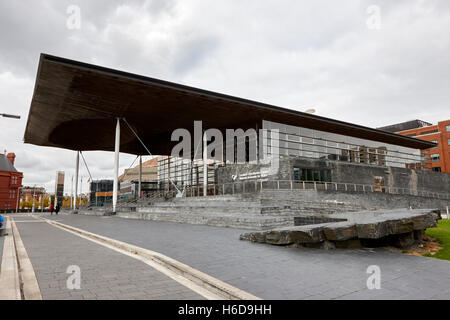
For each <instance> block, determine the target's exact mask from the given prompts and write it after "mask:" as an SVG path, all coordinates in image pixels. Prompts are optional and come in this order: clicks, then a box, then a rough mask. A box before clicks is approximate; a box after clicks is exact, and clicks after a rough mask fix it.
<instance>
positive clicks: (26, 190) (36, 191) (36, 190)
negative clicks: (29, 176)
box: [22, 186, 47, 201]
mask: <svg viewBox="0 0 450 320" xmlns="http://www.w3.org/2000/svg"><path fill="white" fill-rule="evenodd" d="M33 196H34V198H35V199H36V201H38V200H40V199H41V197H44V198H46V197H47V192H46V191H45V188H43V187H27V186H25V187H23V188H22V201H30V200H31V201H32V200H33Z"/></svg>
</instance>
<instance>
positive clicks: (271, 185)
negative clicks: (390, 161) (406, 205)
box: [91, 180, 450, 207]
mask: <svg viewBox="0 0 450 320" xmlns="http://www.w3.org/2000/svg"><path fill="white" fill-rule="evenodd" d="M262 190H322V191H343V192H353V193H354V192H359V193H376V192H377V193H388V194H401V195H412V196H419V197H428V198H435V199H443V200H450V194H447V193H438V192H431V191H426V190H415V189H408V188H397V187H388V186H376V185H369V184H359V183H344V182H323V181H297V180H246V181H239V182H230V183H223V184H209V185H208V187H207V192H206V193H207V196H219V195H235V194H251V193H257V192H260V191H262ZM176 194H177V193H176V191H174V190H160V191H154V192H152V193H150V194H148V195H146V196H145V197H143V198H140V199H123V200H121V201H118V204H117V205H118V207H124V206H125V207H126V206H130V205H139V203H140V202H142V201H149V200H150V201H153V200H157V199H162V198H165V199H170V198H174V197H175V196H176ZM184 196H185V197H203V186H202V185H199V186H188V187H186V190H185V192H184ZM111 202H112V201H106V202H104V203H103V207H108V206H111V205H112V203H111ZM91 206H92V205H91Z"/></svg>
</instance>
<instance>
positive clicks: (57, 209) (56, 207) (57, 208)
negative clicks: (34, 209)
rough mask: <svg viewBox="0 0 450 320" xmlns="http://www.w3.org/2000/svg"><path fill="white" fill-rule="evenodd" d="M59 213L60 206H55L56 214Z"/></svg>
mask: <svg viewBox="0 0 450 320" xmlns="http://www.w3.org/2000/svg"><path fill="white" fill-rule="evenodd" d="M58 212H59V204H56V206H55V213H56V214H58Z"/></svg>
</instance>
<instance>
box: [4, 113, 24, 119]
mask: <svg viewBox="0 0 450 320" xmlns="http://www.w3.org/2000/svg"><path fill="white" fill-rule="evenodd" d="M0 116H1V117H4V118H12V119H20V116H16V115H15V114H7V113H0Z"/></svg>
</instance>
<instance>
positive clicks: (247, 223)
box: [117, 212, 294, 230]
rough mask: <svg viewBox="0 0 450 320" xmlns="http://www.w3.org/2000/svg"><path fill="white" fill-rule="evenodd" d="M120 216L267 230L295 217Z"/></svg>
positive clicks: (158, 214)
mask: <svg viewBox="0 0 450 320" xmlns="http://www.w3.org/2000/svg"><path fill="white" fill-rule="evenodd" d="M117 216H118V217H121V218H127V219H140V220H152V221H168V222H178V223H189V224H200V225H209V226H216V227H230V228H238V229H251V230H267V229H271V228H276V227H282V226H292V225H293V224H294V220H293V217H260V216H256V217H251V216H248V217H241V216H225V215H216V214H214V215H212V214H211V215H207V214H176V215H173V214H167V213H143V212H118V213H117Z"/></svg>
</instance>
